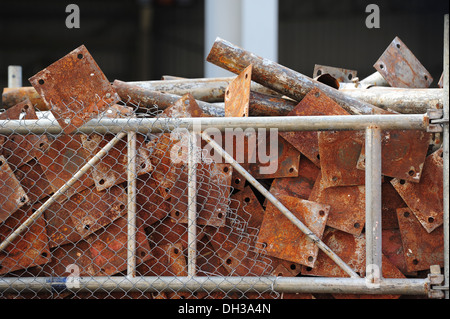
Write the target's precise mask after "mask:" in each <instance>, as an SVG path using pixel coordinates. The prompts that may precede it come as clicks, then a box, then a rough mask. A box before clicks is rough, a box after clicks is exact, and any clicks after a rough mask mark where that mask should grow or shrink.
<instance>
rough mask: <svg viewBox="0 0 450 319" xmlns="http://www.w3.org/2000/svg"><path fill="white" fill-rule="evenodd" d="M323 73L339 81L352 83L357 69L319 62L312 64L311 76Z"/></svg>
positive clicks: (314, 76)
mask: <svg viewBox="0 0 450 319" xmlns="http://www.w3.org/2000/svg"><path fill="white" fill-rule="evenodd" d="M323 74H329V75H331V76H332V77H334V78H335V79H336V80H338V82H341V83H352V82H353V81H352V80H353V79H355V78H356V77H357V75H358V71H355V70H349V69H344V68H336V67H332V66H326V65H320V64H316V65H314V72H313V78H316V77H318V76H321V75H323Z"/></svg>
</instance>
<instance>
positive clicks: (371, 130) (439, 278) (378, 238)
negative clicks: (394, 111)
mask: <svg viewBox="0 0 450 319" xmlns="http://www.w3.org/2000/svg"><path fill="white" fill-rule="evenodd" d="M448 24H449V19H448V15H446V17H445V28H444V30H445V32H444V86H443V87H444V90H443V93H444V96H443V101H444V110H443V114H442V118H439V119H434V118H433V117H431V118H430V116H429V115H428V114H408V115H401V114H400V115H352V116H344V117H334V116H314V117H298V116H297V117H284V116H283V117H250V118H184V119H177V120H176V121H175V120H174V121H173V122H171V120H170V119H169V120H167V122H165V123H161V121H158V120H157V119H138V118H135V119H102V120H91V121H90V122H88V123H87V124H86V125H84V126H83V127H81V128H80V129H79V130H78V132H82V133H94V132H95V133H99V134H104V133H106V132H108V133H116V134H118V135H117V137H116V139H120V138H122V137H124V136H125V135H127V136H128V163H127V165H128V187H127V190H128V214H127V218H128V256H127V275H126V276H124V277H80V278H76V280H77V284H76V285H73V283H72V282H69V281H68V280H67V278H48V277H30V278H28V277H20V278H16V277H1V278H0V291H2V292H8V291H17V290H20V291H24V292H26V291H33V292H36V291H52V290H55V289H57V290H61V289H67V291H71V292H74V293H76V292H83V291H93V290H95V291H105V292H115V291H120V292H134V291H139V292H165V291H171V292H173V291H177V292H192V291H197V292H200V291H205V292H212V291H217V290H220V291H227V292H231V291H237V292H239V291H245V292H253V291H254V292H267V291H273V292H278V293H283V292H284V293H350V294H369V295H370V294H371V295H377V294H399V295H425V296H428V297H430V298H446V299H448V298H449V292H448V283H449V227H448V226H449V195H448V193H449V165H448V163H449V145H448V144H449V143H448V142H449V124H448V117H449V70H448V67H449V58H448V57H449V52H448V35H449V33H448ZM175 122H176V123H175ZM436 125H437V126H436ZM439 126H442V132H443V163H444V166H443V173H444V174H443V177H444V188H443V191H444V195H443V198H444V207H443V208H444V274H443V275H442V274H440V268H439V271H437V272H436V271H435V269H432V271H431V273H430V275H429V276H428V278H406V279H387V278H383V277H382V275H381V274H382V271H381V270H382V265H381V264H382V262H381V257H382V251H381V242H382V234H381V180H380V178H381V131H382V130H385V129H399V130H423V131H426V130H428V129H430V127H434V128H436V127H439ZM175 128H185V129H187V130H188V131H190V132H191V138H190V147H189V154H188V158H189V161H188V167H189V170H188V171H189V174H188V185H189V186H188V191H189V196H188V212H189V213H188V262H187V266H188V275H187V276H185V277H140V276H136V256H135V249H136V241H135V232H136V224H135V223H136V201H135V198H136V162H135V156H134V155H135V152H136V133H137V132H138V133H147V132H149V131H150V130H151V131H152V132H155V130H156V131H158V130H160V131H161V132H166V131H167V130H169V131H170V130H171V129H175ZM208 128H214V129H216V130H217V129H218V130H220V131H224V130H225V129H226V128H241V129H246V128H253V129H258V128H276V129H278V130H279V131H280V132H294V131H328V130H334V131H339V130H364V131H365V136H366V141H365V154H366V168H365V172H366V173H365V178H366V179H365V186H366V270H367V273H366V277H365V278H361V277H359V275H358V274H357V273H355V272H354V271H353V270H352V269H351V268H350V267H349V266H348V265H347V264H345V263H344V262H343V261H342V260H341V259H340V258H339V257H338V256H337V255H336V254H335V253H334V252H333V251H332V250H331V249H330V248H329V247H327V246H326V245H325V244H324V243H323V242H322V241H321V240H320V239H319V238H318V237H317V236H315V235H314V234H313V233H312V232H311V231H310V230H309V229H308V228H307V227H306V226H305V225H304V224H303V223H302V222H301V221H300V220H298V219H297V218H296V217H295V216H294V215H293V214H292V213H291V212H290V211H289V210H288V209H287V208H286V207H285V206H284V205H283V204H282V203H281V202H279V201H278V199H277V198H276V197H274V196H273V195H272V194H271V193H269V192H268V191H267V190H266V189H265V188H264V187H263V186H262V185H261V184H260V183H259V182H258V181H257V180H256V179H255V178H253V177H252V176H251V175H250V174H249V173H248V172H247V171H246V170H245V169H244V168H243V167H242V166H241V165H240V164H239V163H237V162H236V161H235V160H234V159H233V158H232V157H231V156H230V155H229V154H228V153H226V152H225V151H224V150H223V149H222V148H221V147H220V146H219V145H218V144H216V143H215V142H214V141H213V140H212V139H211V137H210V136H209V135H208V134H207V129H208ZM125 132H127V133H125ZM12 133H14V134H28V133H33V134H43V133H47V134H58V133H61V127H60V126H59V125H58V124H55V123H53V122H52V121H50V120H46V119H39V120H8V121H3V120H2V121H0V134H12ZM196 134H199V135H201V137H202V138H203V139H204V140H205V141H207V142H208V143H209V144H210V145H211V146H212V147H213V148H214V150H215V151H216V152H218V154H220V155H221V156H222V157H223V158H224V159H225V160H226V161H227V163H230V164H231V165H232V166H233V168H234V169H235V170H236V171H238V172H239V173H241V174H242V175H243V176H244V177H245V178H246V179H247V181H248V182H249V183H250V184H252V185H253V186H254V187H255V188H256V189H257V190H258V191H260V193H261V194H262V195H263V196H264V197H265V198H266V199H267V200H268V201H270V202H271V203H272V204H273V205H274V206H276V207H277V208H278V209H279V210H280V211H281V212H282V213H283V214H284V215H285V216H286V217H287V218H288V219H289V220H290V221H291V222H292V223H294V224H295V225H296V226H297V227H298V228H299V229H300V230H301V231H302V232H304V233H305V234H306V235H307V236H308V237H309V238H310V239H311V240H312V241H313V242H315V243H316V244H317V245H318V247H319V248H320V249H321V250H322V251H323V252H324V253H326V254H327V255H328V256H329V257H330V258H332V259H333V260H334V261H335V262H336V263H337V264H338V265H339V266H340V267H341V268H342V269H343V270H344V271H345V272H346V273H347V274H348V276H349V278H341V277H339V278H329V277H327V278H324V277H311V278H309V277H275V276H265V277H239V276H237V277H219V276H217V277H203V276H197V275H196V254H197V247H196V241H197V239H196V222H197V221H196V219H197V216H196V209H195V207H196V196H195V194H196V179H195V170H194V168H195V151H194V146H195V144H194V139H195V135H196ZM110 144H111V145H109V146H108V145H107V146H105V148H104V149H103V150H102V151H103V152H104V153H105V152H107V151H108V147H112V146H113V145H114V140H113V141H111V142H110ZM104 153H102V154H104ZM102 154H100V153H99V154H97V156H95V157H94V158H93V159H92V161H90V162H89V163H88V164H89V165H95V161H98V160H100V158H101V156H102ZM80 174H83V168H82V169H81V170H80ZM77 175H78V174H77ZM77 175H76V176H74V179H76V178H77ZM78 177H79V176H78ZM71 181H72V180H71ZM71 181H69V182H67V184H68V185H65V186H67V187H69V186H70V183H71ZM55 196H59V195H58V193H55V194H54V195H53V196H52V198H53V197H55ZM52 198H50V199H49V200H52ZM44 206H45V204H44V205H43V206H42V207H44ZM44 209H45V208H42V210H41V209H40V210H38V211H36V212H35V213H34V214H33V215H32V216H31V217H30V218H29V219H28V220H27V222H26V223H24V224H23V225H22V226H21V227H19V228H18V229H16V231H15V232H14V233H13V234H11V235H10V236H9V237H8V238H6V239H5V240H4V241H3V242H2V243H1V244H0V250H3V249H4V248H5V247H7V245H8V244H9V243H10V242H12V241H13V240H14V238H16V237H17V236H18V235H19V234H20V233H21V232H22V231H24V230H25V229H26V228H27V227H28V226H29V225H30V224H31V223H32V222H33V220H34V219H35V218H37V217H39V216H40V214H42V211H43V210H44ZM374 270H375V271H374Z"/></svg>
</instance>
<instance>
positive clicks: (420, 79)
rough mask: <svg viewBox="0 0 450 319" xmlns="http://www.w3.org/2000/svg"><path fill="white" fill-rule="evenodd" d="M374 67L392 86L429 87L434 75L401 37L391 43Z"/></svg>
mask: <svg viewBox="0 0 450 319" xmlns="http://www.w3.org/2000/svg"><path fill="white" fill-rule="evenodd" d="M374 68H375V69H376V70H377V71H378V72H379V73H380V74H381V75H382V76H383V77H384V79H385V80H386V81H387V82H388V83H389V85H390V86H392V87H402V88H428V87H429V86H430V85H431V83H433V77H432V76H431V74H430V73H429V72H428V71H427V70H426V69H425V67H424V66H423V65H422V64H421V63H420V61H419V60H418V59H417V58H416V57H415V56H414V54H413V53H412V52H411V50H410V49H409V48H408V47H407V46H406V45H405V44H404V43H403V41H402V40H400V38H399V37H395V39H394V40H393V41H392V42H391V43H390V44H389V46H388V47H387V49H386V50H385V51H384V53H383V54H382V55H381V56H380V58H379V59H378V61H377V62H376V63H375V64H374Z"/></svg>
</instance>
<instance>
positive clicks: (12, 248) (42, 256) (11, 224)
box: [0, 206, 51, 275]
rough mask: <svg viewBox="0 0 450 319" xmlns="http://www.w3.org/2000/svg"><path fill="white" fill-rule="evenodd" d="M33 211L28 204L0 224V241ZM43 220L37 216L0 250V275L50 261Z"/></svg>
mask: <svg viewBox="0 0 450 319" xmlns="http://www.w3.org/2000/svg"><path fill="white" fill-rule="evenodd" d="M32 213H33V211H32V209H31V207H30V206H28V207H26V208H21V209H19V210H18V211H16V212H15V213H14V214H13V215H12V216H10V217H9V218H8V219H7V220H6V221H5V222H4V223H2V224H0V242H3V240H5V238H7V237H8V236H9V235H10V234H11V233H12V232H13V231H14V230H15V229H17V227H19V226H20V225H21V224H22V223H24V222H25V221H26V220H27V219H28V218H29V217H30V216H31V214H32ZM50 258H51V255H50V249H49V246H48V239H47V232H46V230H45V220H44V218H43V217H40V218H38V219H37V220H36V221H35V222H34V223H33V224H32V225H31V226H30V227H29V228H28V229H27V230H25V232H23V233H22V234H21V235H19V237H18V238H16V239H15V240H14V241H13V242H12V243H11V245H9V246H8V247H7V248H6V249H5V250H4V251H2V252H0V275H1V274H6V273H9V272H11V271H15V270H19V269H26V268H29V267H33V266H37V265H43V264H45V263H47V262H49V261H50Z"/></svg>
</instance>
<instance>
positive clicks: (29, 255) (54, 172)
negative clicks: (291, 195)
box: [0, 98, 300, 299]
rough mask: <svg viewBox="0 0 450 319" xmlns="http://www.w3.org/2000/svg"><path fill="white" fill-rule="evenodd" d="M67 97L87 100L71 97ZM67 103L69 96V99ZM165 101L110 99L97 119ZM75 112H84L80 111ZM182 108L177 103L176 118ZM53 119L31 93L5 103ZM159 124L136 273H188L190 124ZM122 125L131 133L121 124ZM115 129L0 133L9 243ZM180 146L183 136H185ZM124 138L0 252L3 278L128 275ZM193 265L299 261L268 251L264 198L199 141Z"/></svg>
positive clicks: (142, 137)
mask: <svg viewBox="0 0 450 319" xmlns="http://www.w3.org/2000/svg"><path fill="white" fill-rule="evenodd" d="M70 103H79V104H82V101H78V100H77V99H75V98H74V99H73V100H72V101H70ZM70 103H68V104H70ZM167 114H168V113H167V112H166V113H164V112H162V111H158V109H157V107H155V109H154V110H149V109H146V110H145V111H142V109H141V108H140V107H139V105H134V104H132V103H130V101H125V102H119V103H117V104H114V105H110V106H109V108H108V109H107V111H106V112H104V113H103V114H100V115H99V116H98V118H99V119H102V118H109V119H119V118H121V119H133V118H149V117H157V118H160V120H161V121H162V122H163V123H164V121H167V117H168V116H167ZM74 116H75V115H74ZM174 116H175V115H174V114H171V116H170V117H171V118H172V119H173V117H174ZM38 118H39V119H47V120H51V121H52V122H53V123H54V124H57V122H56V120H55V118H54V117H53V115H52V113H51V112H50V111H44V112H41V111H35V110H34V108H33V107H32V105H31V104H30V103H29V102H28V103H22V104H19V106H18V107H17V106H16V107H14V108H10V109H7V110H1V112H0V119H2V120H17V119H19V120H20V119H38ZM176 131H177V130H176V129H175V130H172V132H170V133H161V131H152V130H150V131H149V132H148V133H147V134H140V133H137V135H136V158H135V162H136V175H137V178H136V196H135V198H134V201H135V204H136V230H135V234H134V236H135V247H136V249H135V263H136V268H135V271H136V276H137V277H139V276H152V277H165V276H169V277H186V276H188V267H189V265H188V263H189V261H188V248H189V241H188V196H189V192H188V188H189V185H188V175H189V171H188V164H187V161H186V159H187V154H186V153H187V152H186V150H187V148H186V147H185V146H186V139H185V137H186V135H189V134H183V133H180V132H176ZM124 133H127V132H125V131H124ZM117 136H118V134H113V133H110V132H107V133H106V134H98V133H92V134H84V133H81V132H80V131H76V132H75V133H73V134H65V133H59V134H50V133H48V132H45V134H33V133H28V134H25V135H19V134H11V135H4V136H0V207H1V208H0V242H3V241H4V240H5V239H6V238H8V236H10V235H11V234H12V233H13V232H14V231H16V230H17V229H18V227H19V226H20V225H22V224H23V223H24V222H25V221H26V220H27V219H28V218H29V217H30V216H32V215H33V214H34V213H36V211H38V210H39V209H40V208H41V207H42V206H43V205H44V204H45V203H46V202H47V201H48V200H49V199H50V198H52V196H53V195H55V194H56V193H57V192H58V190H59V189H60V188H61V187H63V186H64V184H65V183H67V182H68V181H69V180H70V179H71V178H72V177H73V176H74V175H75V174H76V173H77V172H78V171H79V170H80V169H81V168H82V167H83V166H84V165H86V163H88V161H89V160H90V159H91V158H93V157H94V156H96V154H97V153H98V152H99V151H100V150H101V149H102V148H103V147H104V146H105V145H107V144H108V142H111V141H112V140H113V138H114V137H117ZM180 146H181V147H180ZM127 147H128V143H127V137H126V136H125V137H123V138H121V139H120V140H119V141H118V142H117V143H116V144H115V145H114V146H113V147H112V148H111V149H110V150H109V151H108V152H107V153H106V155H105V156H103V157H102V158H101V160H100V161H99V162H98V163H97V164H96V165H94V166H92V167H89V169H88V170H87V171H86V173H85V174H84V175H82V176H81V177H80V178H79V179H78V180H77V181H75V183H74V184H73V185H72V186H71V187H70V188H69V189H67V191H65V192H64V194H62V196H59V197H58V198H56V200H55V201H54V202H52V203H51V204H50V205H49V206H48V207H47V208H46V209H45V210H44V212H43V214H42V215H40V216H39V217H38V218H37V219H35V220H34V222H33V223H32V224H31V225H30V226H29V227H28V228H26V229H25V231H23V232H22V233H21V234H20V235H19V236H18V237H17V238H15V239H14V240H13V241H12V242H11V244H10V245H8V246H7V247H6V248H5V249H4V250H3V251H1V252H0V277H2V278H33V277H45V278H49V280H50V281H52V282H53V281H54V280H55V278H63V279H64V280H65V282H66V283H69V282H71V280H72V279H73V280H76V278H89V277H121V276H122V277H126V276H127V260H128V257H127V256H128V253H129V249H128V220H127V208H128V205H129V204H130V202H129V200H128V196H127V194H128V189H127V187H128V181H127V161H128V158H127V154H128V151H127ZM197 154H201V155H203V156H197V161H196V163H195V166H194V169H195V174H196V181H197V184H196V201H197V232H196V233H197V234H196V236H197V237H196V239H197V240H196V258H195V264H196V268H195V269H196V276H204V277H213V276H220V277H229V276H252V277H261V276H271V275H277V274H276V273H274V272H275V270H276V269H279V267H284V268H283V269H286V268H287V269H290V271H291V272H292V273H293V276H295V274H296V273H297V274H298V272H299V269H298V271H297V272H295V268H296V267H298V268H299V267H300V265H295V264H292V263H289V262H286V261H282V260H278V259H276V258H273V257H269V256H267V255H264V253H263V250H262V248H261V244H259V243H257V236H258V230H259V225H260V223H261V220H262V215H261V214H262V213H260V215H259V216H258V214H257V213H256V210H255V205H256V207H257V208H258V209H259V211H260V212H262V211H263V208H262V207H263V206H262V202H260V201H261V200H260V199H258V198H257V197H256V196H255V194H254V193H253V191H252V189H250V188H249V187H247V188H246V189H245V190H236V189H234V188H233V187H232V186H231V185H232V179H233V178H234V175H233V169H232V166H231V165H229V164H223V163H216V162H214V161H213V160H211V159H210V158H209V157H208V156H205V155H206V154H205V152H202V150H201V148H200V147H197ZM277 267H278V268H277ZM280 297H281V295H280V294H278V293H275V292H274V291H267V292H263V293H256V292H250V291H238V292H236V291H232V292H229V291H224V290H221V289H217V290H214V291H212V292H204V291H187V292H186V291H177V290H176V289H169V291H167V290H165V291H161V292H157V293H153V292H152V293H150V292H145V291H143V292H140V291H133V292H129V291H123V292H118V291H117V290H115V291H114V292H105V291H103V290H100V289H99V290H92V291H85V290H83V291H77V292H75V291H72V290H68V289H55V288H54V289H51V290H48V289H42V290H39V289H38V290H37V291H34V292H30V291H21V290H14V291H11V290H9V291H7V292H5V291H0V298H1V299H8V298H27V299H46V298H51V299H52V298H56V299H60V298H83V299H84V298H87V299H90V298H92V299H105V298H112V299H123V298H133V299H136V298H143V299H177V298H188V299H204V298H210V299H211V298H214V299H222V298H271V299H276V298H280Z"/></svg>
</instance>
